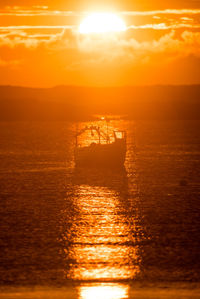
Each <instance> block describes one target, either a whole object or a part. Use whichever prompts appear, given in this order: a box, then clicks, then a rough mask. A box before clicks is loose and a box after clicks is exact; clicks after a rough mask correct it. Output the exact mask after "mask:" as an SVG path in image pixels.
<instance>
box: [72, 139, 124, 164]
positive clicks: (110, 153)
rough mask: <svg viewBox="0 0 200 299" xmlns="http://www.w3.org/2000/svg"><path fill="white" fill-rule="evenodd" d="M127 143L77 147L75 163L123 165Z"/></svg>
mask: <svg viewBox="0 0 200 299" xmlns="http://www.w3.org/2000/svg"><path fill="white" fill-rule="evenodd" d="M125 158H126V143H125V142H123V141H120V142H113V143H111V144H91V145H90V146H89V147H80V148H79V147H77V148H76V149H75V164H76V166H81V167H123V165H124V162H125Z"/></svg>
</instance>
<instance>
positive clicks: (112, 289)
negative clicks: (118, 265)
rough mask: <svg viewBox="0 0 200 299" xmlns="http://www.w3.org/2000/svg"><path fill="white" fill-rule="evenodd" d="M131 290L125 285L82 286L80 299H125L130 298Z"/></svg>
mask: <svg viewBox="0 0 200 299" xmlns="http://www.w3.org/2000/svg"><path fill="white" fill-rule="evenodd" d="M128 291H129V288H128V286H126V285H123V284H99V285H94V286H81V287H80V289H79V298H80V299H94V298H95V299H102V298H103V299H125V298H128Z"/></svg>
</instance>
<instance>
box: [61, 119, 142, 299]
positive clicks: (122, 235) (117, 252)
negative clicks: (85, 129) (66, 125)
mask: <svg viewBox="0 0 200 299" xmlns="http://www.w3.org/2000/svg"><path fill="white" fill-rule="evenodd" d="M109 126H111V125H110V124H109ZM104 129H107V128H106V126H104ZM109 130H110V129H109ZM92 135H93V134H92ZM91 137H93V138H94V141H96V135H95V134H94V136H89V135H88V133H86V134H85V135H84V134H83V136H81V138H82V139H81V143H82V144H83V145H88V140H89V138H91ZM96 142H97V141H96ZM74 180H75V182H74V190H73V207H74V210H75V211H76V212H75V213H74V216H73V221H72V223H71V228H70V235H71V236H72V241H71V243H70V247H69V248H68V249H67V250H66V255H67V258H68V259H69V260H71V261H73V262H72V263H71V266H70V269H68V270H67V271H66V275H67V276H68V277H69V278H70V279H73V280H75V281H80V286H79V287H78V294H79V298H80V299H90V298H91V299H92V298H96V299H98V298H104V299H118V298H119V299H122V298H128V285H127V284H125V281H127V280H129V279H134V277H135V276H136V275H137V273H138V272H139V266H138V265H139V263H138V260H139V256H138V252H137V251H138V247H137V246H135V245H134V246H133V244H134V243H135V241H136V240H135V237H134V235H133V234H132V231H133V228H134V227H136V226H137V223H136V219H135V217H134V215H131V216H130V217H129V216H128V215H129V214H128V213H127V198H126V196H127V192H128V184H127V173H126V171H125V169H123V170H121V171H113V170H110V171H109V170H107V171H105V170H104V171H101V170H97V169H93V170H87V169H83V170H82V171H81V170H78V171H77V172H76V173H75V175H74ZM137 229H140V228H137ZM121 281H122V283H121ZM123 281H124V283H123Z"/></svg>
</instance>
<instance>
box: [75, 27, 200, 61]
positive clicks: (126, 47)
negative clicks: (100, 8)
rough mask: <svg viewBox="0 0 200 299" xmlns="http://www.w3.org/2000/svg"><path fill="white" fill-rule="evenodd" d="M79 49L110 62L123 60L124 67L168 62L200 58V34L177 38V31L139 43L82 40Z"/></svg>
mask: <svg viewBox="0 0 200 299" xmlns="http://www.w3.org/2000/svg"><path fill="white" fill-rule="evenodd" d="M79 49H80V51H83V52H85V53H90V54H93V55H96V57H99V58H100V59H102V57H104V59H105V60H107V61H112V60H113V59H119V58H120V61H121V62H120V63H122V62H125V63H147V62H148V63H149V62H150V61H154V62H156V61H157V62H159V63H161V62H166V61H169V60H170V61H171V60H174V59H177V58H180V57H186V56H189V55H194V56H200V33H199V32H198V33H194V32H189V31H184V32H183V33H182V34H181V35H180V37H177V36H176V34H175V31H171V32H170V33H168V34H165V35H163V36H162V37H161V38H160V39H158V40H152V41H148V42H147V41H144V42H139V41H137V40H136V39H134V38H130V39H123V38H119V37H115V38H114V37H113V38H112V39H108V40H107V41H106V40H105V39H103V40H101V39H93V38H92V37H86V38H83V39H80V40H79Z"/></svg>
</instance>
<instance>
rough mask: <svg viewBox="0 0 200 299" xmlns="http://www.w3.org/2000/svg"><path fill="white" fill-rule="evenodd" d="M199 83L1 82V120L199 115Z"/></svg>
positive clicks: (188, 116)
mask: <svg viewBox="0 0 200 299" xmlns="http://www.w3.org/2000/svg"><path fill="white" fill-rule="evenodd" d="M199 111H200V85H190V86H143V87H141V86H133V87H105V88H98V87H79V86H57V87H54V88H43V89H41V88H40V89H39V88H25V87H13V86H0V120H1V121H3V120H86V119H90V118H91V117H92V115H94V114H112V115H115V114H117V115H119V114H124V115H127V118H130V119H161V120H162V119H200V113H199Z"/></svg>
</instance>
